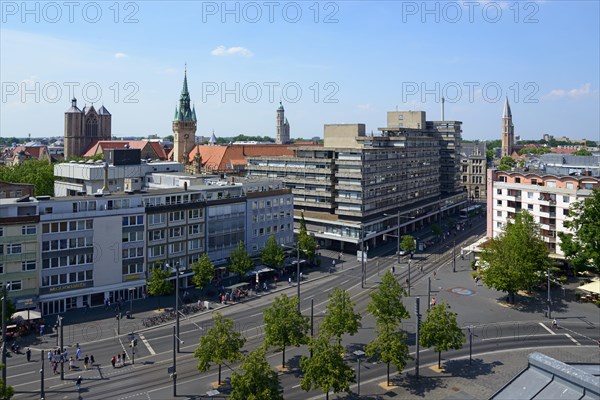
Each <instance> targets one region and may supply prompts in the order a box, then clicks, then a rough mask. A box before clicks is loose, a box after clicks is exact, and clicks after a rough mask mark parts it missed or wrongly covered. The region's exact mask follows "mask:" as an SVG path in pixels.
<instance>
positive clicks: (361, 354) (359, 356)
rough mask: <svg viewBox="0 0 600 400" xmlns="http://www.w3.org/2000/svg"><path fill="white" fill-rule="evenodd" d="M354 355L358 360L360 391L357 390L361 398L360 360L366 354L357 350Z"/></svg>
mask: <svg viewBox="0 0 600 400" xmlns="http://www.w3.org/2000/svg"><path fill="white" fill-rule="evenodd" d="M354 355H355V356H356V358H357V360H358V371H357V377H358V389H357V392H358V393H357V394H358V397H360V358H361V357H362V356H363V355H365V352H364V351H362V350H356V351H355V352H354Z"/></svg>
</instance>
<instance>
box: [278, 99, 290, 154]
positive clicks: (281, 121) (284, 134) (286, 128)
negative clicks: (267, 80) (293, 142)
mask: <svg viewBox="0 0 600 400" xmlns="http://www.w3.org/2000/svg"><path fill="white" fill-rule="evenodd" d="M276 122H277V131H276V133H275V142H276V143H277V144H286V143H288V142H289V141H290V124H289V123H288V120H287V118H286V117H285V110H284V109H283V104H281V102H279V108H278V109H277V118H276Z"/></svg>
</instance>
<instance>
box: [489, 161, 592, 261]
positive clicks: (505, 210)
mask: <svg viewBox="0 0 600 400" xmlns="http://www.w3.org/2000/svg"><path fill="white" fill-rule="evenodd" d="M598 187H600V179H599V178H598V177H593V176H591V174H589V175H579V176H577V175H568V174H562V175H560V174H551V173H547V172H543V171H539V170H534V169H533V168H531V167H528V168H526V169H525V168H523V169H518V170H514V171H498V170H495V169H492V170H488V181H487V209H488V213H487V237H496V236H497V235H498V234H500V232H502V230H503V228H504V227H505V225H506V224H507V222H508V221H509V220H510V219H511V218H513V217H514V215H515V213H517V212H519V211H521V210H527V211H528V212H529V213H531V214H532V215H533V218H534V220H535V222H536V223H538V224H539V225H540V235H541V237H542V240H543V241H544V242H545V243H546V244H547V246H548V250H549V251H550V254H551V256H552V257H555V258H564V252H563V251H562V250H561V248H560V239H559V238H558V235H557V234H558V233H559V232H565V231H566V230H567V229H566V228H565V226H564V223H565V221H566V220H568V218H569V207H570V206H571V205H572V204H573V203H575V202H578V201H581V200H583V199H585V198H586V197H589V196H591V195H592V189H593V188H598Z"/></svg>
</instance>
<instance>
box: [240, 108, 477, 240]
mask: <svg viewBox="0 0 600 400" xmlns="http://www.w3.org/2000/svg"><path fill="white" fill-rule="evenodd" d="M405 124H406V126H405ZM460 124H461V123H460V122H458V121H444V126H443V127H441V126H436V123H435V122H431V121H426V120H425V113H424V112H405V113H402V112H393V113H388V127H386V128H380V129H379V130H380V131H381V132H380V133H379V134H378V135H373V134H369V135H367V134H366V132H365V125H364V124H338V125H325V129H324V145H323V146H322V147H317V146H297V147H294V148H292V150H293V151H294V155H293V156H282V157H268V156H262V157H248V166H247V171H248V176H250V177H265V178H277V179H283V180H284V182H285V184H286V185H287V186H288V187H289V188H291V189H292V193H293V194H294V209H295V219H296V226H298V222H299V219H300V218H301V215H302V214H303V215H304V218H305V221H306V224H307V229H308V231H309V232H310V233H311V234H313V235H314V236H315V238H316V239H317V240H318V242H319V244H320V245H321V246H325V247H331V248H337V249H343V250H348V251H351V250H355V249H357V248H359V247H360V245H361V243H363V244H364V246H366V247H368V246H369V245H371V246H373V245H375V244H377V243H380V242H382V241H383V240H384V235H386V234H387V233H390V234H393V233H394V232H395V231H396V230H397V229H398V228H399V227H400V229H401V232H406V231H407V230H413V229H415V228H416V227H419V226H423V225H424V224H426V223H431V222H433V221H436V220H438V219H439V218H440V217H441V216H442V215H447V214H451V213H454V212H456V211H457V210H458V209H459V208H460V206H461V205H462V204H464V202H465V201H466V196H465V195H464V192H463V191H462V188H461V187H460V180H459V179H458V177H457V175H456V173H455V171H456V172H457V173H459V172H460V170H459V169H458V167H459V165H460V164H459V160H458V156H457V155H456V154H451V153H452V151H455V150H456V149H458V148H460V146H459V145H456V144H455V143H454V141H456V140H458V141H460ZM437 125H439V124H437ZM442 131H444V132H445V131H448V136H447V137H446V136H444V135H445V134H444V133H440V132H442ZM450 131H451V135H450ZM450 137H451V139H450ZM442 149H444V151H447V152H448V153H447V154H445V155H444V156H443V155H442ZM442 159H444V162H445V163H446V165H450V164H451V165H452V167H451V169H450V173H448V174H446V173H445V174H443V175H442V174H441V171H440V170H441V165H442ZM454 180H456V181H457V182H454ZM442 187H444V188H445V191H444V192H442V190H441V188H442Z"/></svg>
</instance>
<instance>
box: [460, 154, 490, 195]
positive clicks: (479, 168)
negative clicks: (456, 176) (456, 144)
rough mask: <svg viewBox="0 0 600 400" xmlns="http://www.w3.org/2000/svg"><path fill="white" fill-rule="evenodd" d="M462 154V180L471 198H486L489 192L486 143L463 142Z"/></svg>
mask: <svg viewBox="0 0 600 400" xmlns="http://www.w3.org/2000/svg"><path fill="white" fill-rule="evenodd" d="M460 156H461V157H460V167H461V170H460V172H461V182H462V186H463V188H464V189H465V190H466V192H467V196H468V198H469V200H471V201H482V200H485V198H486V194H487V190H486V189H487V184H486V182H487V156H486V146H485V143H466V144H465V143H463V144H462V147H461V153H460Z"/></svg>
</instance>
